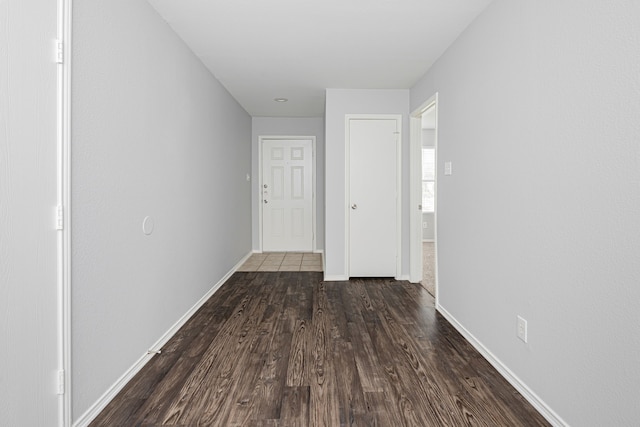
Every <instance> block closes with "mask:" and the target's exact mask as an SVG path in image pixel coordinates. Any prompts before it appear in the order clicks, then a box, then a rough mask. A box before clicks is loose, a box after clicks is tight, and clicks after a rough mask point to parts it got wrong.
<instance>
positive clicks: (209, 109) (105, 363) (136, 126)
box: [72, 0, 251, 419]
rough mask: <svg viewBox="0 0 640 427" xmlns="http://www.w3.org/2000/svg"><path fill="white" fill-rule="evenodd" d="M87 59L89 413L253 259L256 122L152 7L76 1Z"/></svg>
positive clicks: (80, 66)
mask: <svg viewBox="0 0 640 427" xmlns="http://www.w3.org/2000/svg"><path fill="white" fill-rule="evenodd" d="M73 54H74V58H73V60H74V62H73V65H74V67H73V73H74V74H73V87H72V90H73V129H72V139H73V142H72V171H73V172H72V173H73V177H72V186H73V188H72V199H73V211H72V220H73V229H72V235H73V237H72V250H73V254H72V256H73V263H72V269H73V271H72V294H73V307H72V309H73V313H72V322H73V324H72V327H73V331H72V334H73V354H72V363H73V372H72V376H73V415H74V419H78V417H80V416H81V415H82V414H83V413H84V412H85V411H86V410H87V409H88V408H89V407H90V405H92V404H93V403H94V402H95V401H96V400H97V399H98V398H99V397H100V396H101V395H102V393H104V392H105V390H107V388H108V387H110V386H111V385H112V384H113V383H114V382H115V381H116V380H117V379H118V377H120V376H121V375H122V374H123V373H125V371H126V370H127V369H128V368H129V367H131V366H132V365H133V364H134V362H136V360H138V359H139V358H140V357H141V356H142V355H143V354H144V353H145V352H146V350H147V349H149V348H150V346H151V345H152V344H153V343H154V342H156V340H158V339H159V338H160V337H161V336H162V335H163V334H164V333H165V332H166V331H167V330H168V329H169V328H170V327H171V326H172V325H173V324H174V323H175V322H176V321H178V320H179V319H180V317H181V316H182V315H183V314H184V313H186V312H187V310H188V309H189V308H191V307H192V306H193V305H194V304H195V303H196V302H197V301H198V300H199V299H200V298H201V297H202V296H203V295H205V293H206V292H207V291H208V290H209V289H211V287H212V286H213V285H215V284H216V283H217V282H218V281H219V280H220V279H221V278H222V277H223V276H224V275H225V274H226V273H227V272H228V271H229V270H230V269H231V268H232V267H233V266H234V265H235V264H236V263H237V262H238V261H240V260H241V259H242V258H243V256H245V255H246V254H248V253H249V252H250V250H251V201H250V197H251V195H250V191H251V189H250V183H249V182H247V181H246V179H245V176H246V174H247V173H249V172H250V171H251V162H250V159H251V145H250V142H251V118H250V117H249V115H248V114H247V113H246V112H245V111H244V110H243V109H242V108H241V107H240V106H239V105H238V103H237V102H236V101H235V100H234V99H233V98H232V97H231V96H230V95H229V93H228V92H226V90H225V89H224V88H223V87H222V86H221V85H220V84H219V83H218V81H217V80H216V79H215V78H214V77H213V76H212V75H211V74H210V73H209V72H208V71H207V70H206V69H205V67H204V66H203V65H202V63H201V62H200V61H199V60H198V59H197V58H196V57H195V56H194V55H193V54H192V52H191V51H190V50H189V49H188V48H187V47H186V46H185V45H184V44H183V42H182V41H181V40H180V39H179V38H178V37H177V36H176V35H175V33H174V32H173V31H172V30H171V29H170V28H169V27H168V25H167V24H166V23H165V22H164V21H163V20H162V19H161V18H160V17H159V16H158V15H157V14H156V12H155V11H154V10H153V9H152V8H151V6H149V4H148V3H147V2H146V1H143V0H116V1H100V0H85V1H80V2H75V3H74V51H73ZM147 215H150V216H152V217H153V218H154V220H155V231H154V232H153V234H151V235H150V236H145V235H144V234H143V233H142V228H141V227H142V220H143V218H144V217H145V216H147Z"/></svg>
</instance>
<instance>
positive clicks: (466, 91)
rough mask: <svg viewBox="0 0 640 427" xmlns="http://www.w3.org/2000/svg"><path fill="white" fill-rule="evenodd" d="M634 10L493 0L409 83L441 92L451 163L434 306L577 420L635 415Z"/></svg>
mask: <svg viewBox="0 0 640 427" xmlns="http://www.w3.org/2000/svg"><path fill="white" fill-rule="evenodd" d="M638 22H640V3H638V2H632V1H622V0H614V1H607V2H603V1H599V0H568V1H561V2H558V1H534V0H530V1H524V0H519V1H513V0H496V1H495V2H494V3H492V4H491V5H490V6H489V8H488V9H487V10H486V11H485V12H484V13H483V14H482V15H481V16H480V17H479V19H477V20H476V21H475V22H474V23H473V24H472V25H471V26H470V27H469V28H468V29H467V30H466V31H465V32H464V33H463V34H462V35H461V37H460V38H459V39H458V40H457V41H456V42H455V43H454V45H453V46H452V47H451V48H450V49H449V50H448V51H447V52H446V53H445V55H444V56H443V57H441V58H440V60H439V61H438V62H437V63H436V65H435V66H434V67H433V68H432V69H431V70H430V71H429V72H428V73H427V74H426V75H425V76H424V78H423V79H421V80H420V81H419V83H418V84H416V85H415V87H413V88H412V90H411V107H412V109H415V108H417V107H418V106H419V105H420V104H421V103H422V102H424V101H425V100H426V99H428V98H429V97H430V96H432V95H433V94H434V93H435V92H436V91H437V92H438V93H439V109H438V137H439V141H438V148H439V154H438V156H439V167H440V168H439V171H440V172H442V165H443V163H444V162H445V161H452V162H453V175H452V176H442V174H440V176H439V177H438V179H439V181H438V183H439V185H438V190H439V193H438V249H439V253H438V262H439V266H438V275H439V296H440V300H439V301H440V304H441V306H442V307H443V308H444V309H445V310H446V311H448V312H449V313H450V314H451V315H452V316H453V317H455V318H456V319H457V320H458V321H459V322H460V323H461V324H462V325H463V326H464V327H465V328H466V329H467V330H468V331H469V332H470V333H471V334H473V335H474V336H475V337H476V338H477V339H478V340H479V341H480V342H481V343H482V344H483V345H484V346H485V347H486V348H487V349H488V350H489V351H491V352H492V353H493V354H494V355H495V356H496V357H497V358H498V359H499V360H501V361H502V362H503V363H504V365H506V366H507V367H508V368H509V369H510V370H511V371H512V372H513V373H514V374H515V375H517V376H518V377H519V378H520V379H521V380H522V381H523V382H524V383H525V384H526V385H527V386H528V387H529V388H530V389H531V390H532V391H533V392H534V393H536V394H537V395H538V396H539V397H540V398H541V399H542V400H543V401H544V402H546V404H547V405H549V406H550V407H551V408H552V409H553V410H555V412H557V413H558V414H559V415H560V416H561V417H562V418H563V419H564V420H565V421H566V422H567V423H569V424H570V425H574V426H604V425H612V426H613V425H615V426H635V425H638V423H639V422H640V405H638V397H639V396H640V364H639V363H638V355H639V354H640V333H638V325H640V264H639V263H638V255H639V254H640V215H638V212H640V127H639V126H638V117H640V56H639V55H638V52H640V26H639V25H638ZM478 224H481V225H482V226H480V227H479V226H478ZM518 314H519V315H522V316H523V317H524V318H525V319H526V320H528V324H529V343H528V344H524V343H523V342H521V341H519V340H518V339H517V338H516V315H518Z"/></svg>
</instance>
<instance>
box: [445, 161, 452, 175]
mask: <svg viewBox="0 0 640 427" xmlns="http://www.w3.org/2000/svg"><path fill="white" fill-rule="evenodd" d="M444 174H445V175H451V174H453V166H452V165H451V162H444Z"/></svg>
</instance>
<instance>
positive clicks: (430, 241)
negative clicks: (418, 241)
mask: <svg viewBox="0 0 640 427" xmlns="http://www.w3.org/2000/svg"><path fill="white" fill-rule="evenodd" d="M434 242H435V240H433V239H422V243H434Z"/></svg>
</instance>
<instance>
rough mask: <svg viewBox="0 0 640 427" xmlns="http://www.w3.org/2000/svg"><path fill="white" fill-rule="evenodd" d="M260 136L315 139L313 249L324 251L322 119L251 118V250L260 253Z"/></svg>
mask: <svg viewBox="0 0 640 427" xmlns="http://www.w3.org/2000/svg"><path fill="white" fill-rule="evenodd" d="M260 136H315V137H316V249H317V250H322V249H324V170H325V167H324V118H322V117H304V118H300V117H254V118H253V119H252V136H251V141H252V142H251V177H252V179H251V182H252V184H251V212H252V217H251V224H252V230H253V234H252V241H253V250H256V251H257V250H260V236H259V208H260V207H259V203H260V202H261V200H262V197H261V193H260V189H259V188H258V182H259V179H258V174H259V164H258V161H259V147H258V137H260Z"/></svg>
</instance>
